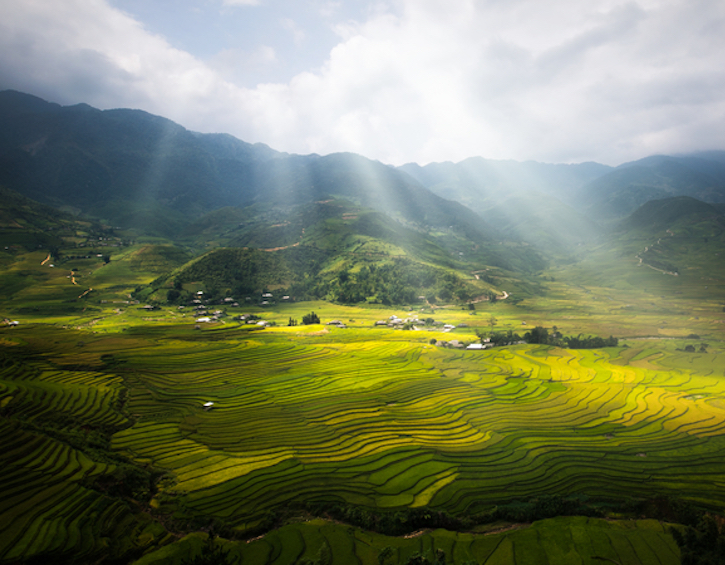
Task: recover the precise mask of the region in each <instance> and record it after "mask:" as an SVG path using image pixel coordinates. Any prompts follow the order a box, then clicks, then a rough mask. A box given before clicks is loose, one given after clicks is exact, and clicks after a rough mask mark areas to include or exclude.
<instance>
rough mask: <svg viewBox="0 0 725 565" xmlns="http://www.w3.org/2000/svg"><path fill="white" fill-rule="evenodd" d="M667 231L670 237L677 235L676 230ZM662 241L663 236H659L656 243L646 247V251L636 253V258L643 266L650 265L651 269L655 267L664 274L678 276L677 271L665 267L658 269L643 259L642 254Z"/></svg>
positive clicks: (656, 269) (655, 268)
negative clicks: (667, 269) (666, 269)
mask: <svg viewBox="0 0 725 565" xmlns="http://www.w3.org/2000/svg"><path fill="white" fill-rule="evenodd" d="M667 233H668V234H670V237H674V236H675V234H674V232H673V231H672V230H667ZM660 243H662V238H659V239H658V240H657V243H654V244H652V245H648V246H647V247H645V248H644V251H642V252H641V253H638V254H637V255H635V258H636V259H639V266H640V267H641V266H642V265H644V266H645V267H649V268H650V269H653V270H655V271H658V272H660V273H662V274H664V275H671V276H673V277H676V276H678V274H679V273H677V272H673V271H665V270H664V269H658V268H657V267H653V266H652V265H650V264H648V263H645V262H644V259H642V257H641V256H640V255H641V254H643V253H647V252H648V251H649V250H650V249H651V248H653V247H654V246H655V245H659V244H660Z"/></svg>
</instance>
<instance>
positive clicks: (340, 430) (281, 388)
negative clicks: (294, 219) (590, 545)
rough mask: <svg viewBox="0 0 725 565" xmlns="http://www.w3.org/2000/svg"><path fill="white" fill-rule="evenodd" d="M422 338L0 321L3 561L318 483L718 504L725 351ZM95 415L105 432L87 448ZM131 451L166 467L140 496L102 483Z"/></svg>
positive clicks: (80, 546) (465, 510)
mask: <svg viewBox="0 0 725 565" xmlns="http://www.w3.org/2000/svg"><path fill="white" fill-rule="evenodd" d="M429 337H430V336H429V335H428V334H427V333H426V332H404V331H394V330H388V329H371V328H370V327H350V328H348V329H338V328H334V327H333V328H327V327H324V326H306V327H277V328H267V329H264V330H256V331H250V330H247V329H245V328H244V327H236V326H234V325H232V324H228V325H226V326H223V327H218V328H209V329H204V330H201V331H200V330H194V329H192V327H191V326H189V325H185V326H166V327H159V328H154V327H152V326H149V327H137V328H130V329H129V330H128V331H125V332H120V333H117V334H111V333H108V334H89V333H88V332H72V331H70V330H64V331H62V330H58V329H52V328H46V327H42V326H40V325H37V326H35V327H30V326H29V327H26V328H22V327H18V328H16V329H14V330H13V331H12V333H11V332H6V333H4V334H3V340H2V342H0V351H2V358H1V363H0V410H1V411H2V415H3V419H2V429H3V433H2V435H0V443H2V453H3V454H4V457H5V459H6V462H7V463H6V464H5V465H3V466H2V468H1V469H0V477H2V480H0V562H8V563H10V562H13V560H17V559H20V558H22V557H27V556H33V555H42V554H45V553H55V554H63V553H64V552H70V553H73V554H87V555H93V554H94V552H98V551H104V550H107V549H108V548H109V547H112V546H113V544H121V545H124V547H125V546H128V547H130V548H133V549H134V550H137V551H138V555H139V556H140V555H141V554H142V553H143V551H145V549H146V548H151V547H154V546H156V545H158V544H161V545H163V544H164V543H166V542H167V541H168V540H170V539H171V538H170V537H169V536H170V534H169V533H168V532H167V531H166V530H165V529H164V528H163V527H162V526H161V525H160V523H163V521H164V520H166V519H175V520H183V519H193V518H199V517H201V518H203V519H209V520H211V519H217V520H220V521H222V522H223V523H225V524H227V525H228V526H230V527H231V528H234V529H236V530H238V531H240V532H244V531H249V530H251V529H252V528H254V527H256V526H258V525H259V523H260V522H261V521H262V520H263V519H264V518H265V516H266V515H267V514H268V513H269V512H270V511H274V510H278V509H280V508H287V507H289V506H290V505H293V504H299V503H309V502H316V501H317V502H320V501H328V502H341V503H346V504H349V505H356V506H361V507H365V508H369V509H374V510H376V511H388V510H391V511H394V510H400V509H406V508H421V507H427V508H429V509H432V510H441V511H446V512H448V513H451V514H454V515H456V514H458V515H460V514H466V515H471V514H476V513H479V512H483V511H486V510H488V509H490V508H492V507H493V506H495V505H497V504H502V503H508V502H513V501H517V500H527V499H530V498H532V497H536V496H540V495H543V494H560V495H587V496H589V497H593V498H598V499H622V498H629V497H635V498H646V497H652V496H656V495H669V496H676V497H680V498H684V499H687V500H690V501H692V502H694V503H696V504H698V505H701V506H704V507H707V508H711V509H715V510H719V511H722V510H723V508H724V507H725V434H724V432H725V379H724V378H723V375H724V373H725V359H723V358H722V356H720V355H718V354H716V353H686V352H684V351H676V350H674V348H669V349H664V348H661V347H658V346H657V345H655V346H654V347H652V345H653V343H652V342H648V341H642V342H630V344H631V347H628V348H613V349H607V350H562V349H556V348H551V347H548V346H538V345H517V346H512V347H506V348H498V349H492V350H487V351H464V350H455V349H445V348H441V347H438V346H436V345H431V344H430V343H428V339H429ZM207 402H213V403H214V405H213V407H212V408H211V409H209V410H206V409H205V408H204V406H203V405H204V403H207ZM104 430H105V431H109V430H110V432H111V433H112V436H111V441H110V444H108V445H103V446H96V447H94V445H93V441H94V439H93V438H95V437H96V436H95V435H94V434H95V433H96V432H99V431H104ZM79 442H80V443H79ZM84 446H85V447H84ZM88 446H90V447H88ZM105 452H109V453H111V455H112V456H111V457H104V456H102V454H103V453H105ZM99 454H101V455H99ZM129 460H130V461H132V462H134V463H136V464H138V465H140V466H143V467H145V468H147V469H149V470H153V471H154V472H156V473H157V474H159V475H161V474H163V477H162V479H161V480H160V481H159V482H158V487H159V488H158V491H157V492H156V493H155V494H154V496H153V498H152V499H151V500H150V501H139V503H138V505H137V506H134V505H129V504H128V503H126V502H123V501H122V500H120V499H119V498H118V497H116V498H114V497H111V496H108V495H107V492H106V491H105V490H104V488H105V487H104V488H99V485H101V486H103V485H106V484H107V483H108V482H109V480H110V479H108V477H114V476H117V474H118V473H120V472H121V471H122V469H123V468H124V463H123V462H124V461H129ZM116 549H118V548H116ZM121 549H123V548H121ZM121 549H118V551H121ZM298 557H299V555H298ZM274 562H275V563H283V562H285V563H286V562H287V561H284V560H282V561H276V560H275V561H274ZM289 562H290V563H291V562H292V561H289ZM492 562H493V561H492Z"/></svg>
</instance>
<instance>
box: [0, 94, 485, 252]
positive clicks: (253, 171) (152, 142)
mask: <svg viewBox="0 0 725 565" xmlns="http://www.w3.org/2000/svg"><path fill="white" fill-rule="evenodd" d="M0 130H1V131H2V132H3V134H2V135H1V136H0V183H1V182H4V183H6V184H7V186H10V187H11V188H14V189H16V190H18V191H19V192H21V193H23V194H25V195H27V196H30V197H32V198H34V199H37V200H39V201H42V202H46V203H49V204H52V205H55V206H67V207H70V208H73V209H76V210H81V211H83V212H85V213H87V214H92V215H95V216H99V217H103V218H106V219H108V220H109V221H111V222H112V223H114V224H116V225H123V226H124V227H135V228H137V229H142V230H144V231H146V232H147V233H157V234H160V235H165V236H173V235H175V234H177V233H178V232H179V231H180V230H182V229H184V227H185V225H186V224H188V223H189V222H190V221H192V220H193V219H196V218H197V217H199V216H200V215H202V214H203V213H206V212H209V211H212V210H215V209H219V208H223V207H226V206H240V207H245V206H250V205H254V204H265V203H272V204H275V205H278V206H290V205H300V204H303V203H306V202H310V201H315V200H320V199H325V198H327V197H329V196H331V195H334V196H342V197H345V198H349V199H352V200H354V201H356V202H358V203H359V204H361V205H363V206H367V207H372V208H375V209H377V210H379V211H381V212H383V213H385V214H388V215H391V216H393V217H396V218H398V219H399V220H401V221H404V222H408V223H411V224H416V225H418V226H420V227H422V228H427V227H434V228H443V227H445V228H450V229H453V230H455V231H457V232H460V233H461V234H464V236H465V237H467V238H469V239H474V240H479V241H481V240H484V239H487V238H489V237H490V233H489V230H488V229H487V227H486V226H485V223H484V222H483V220H482V219H481V218H480V217H479V216H477V215H476V214H475V213H473V212H471V211H470V210H468V209H466V208H465V207H464V206H462V205H461V204H459V203H455V202H450V201H447V200H445V199H443V198H441V197H439V196H436V195H435V194H433V193H431V192H430V191H429V190H427V189H426V188H425V187H423V186H422V185H421V184H420V183H418V182H417V181H415V180H414V179H413V178H412V177H410V176H408V175H407V174H405V173H403V172H401V171H398V170H396V169H394V168H391V167H388V166H385V165H383V164H381V163H378V162H375V161H371V160H369V159H365V158H364V157H360V156H358V155H353V154H333V155H328V156H325V157H320V156H318V155H308V156H300V155H287V154H284V153H278V152H276V151H274V150H272V149H270V148H269V147H267V146H264V145H260V144H258V145H251V144H248V143H244V142H242V141H240V140H237V139H235V138H233V137H232V136H229V135H223V134H198V133H193V132H190V131H187V130H186V129H184V128H183V127H182V126H180V125H178V124H175V123H174V122H171V121H170V120H167V119H165V118H161V117H159V116H153V115H151V114H148V113H145V112H141V111H138V110H107V111H100V110H97V109H94V108H91V107H90V106H87V105H83V104H81V105H77V106H70V107H61V106H58V105H57V104H51V103H47V102H44V101H42V100H40V99H38V98H35V97H31V96H29V95H24V94H21V93H17V92H13V91H5V92H0Z"/></svg>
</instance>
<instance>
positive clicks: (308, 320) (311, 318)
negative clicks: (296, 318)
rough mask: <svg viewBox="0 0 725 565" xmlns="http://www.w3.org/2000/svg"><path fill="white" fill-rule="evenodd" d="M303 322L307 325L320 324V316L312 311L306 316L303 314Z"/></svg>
mask: <svg viewBox="0 0 725 565" xmlns="http://www.w3.org/2000/svg"><path fill="white" fill-rule="evenodd" d="M302 323H303V324H304V325H305V326H308V325H310V324H319V323H320V317H319V316H318V315H317V314H315V313H314V312H310V313H309V314H305V315H304V316H302Z"/></svg>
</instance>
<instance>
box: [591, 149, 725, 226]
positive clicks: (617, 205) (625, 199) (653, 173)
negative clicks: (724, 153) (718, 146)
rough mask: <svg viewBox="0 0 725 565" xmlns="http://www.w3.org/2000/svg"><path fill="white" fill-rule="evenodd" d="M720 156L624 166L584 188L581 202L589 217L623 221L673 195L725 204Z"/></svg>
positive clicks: (659, 159)
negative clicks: (651, 203)
mask: <svg viewBox="0 0 725 565" xmlns="http://www.w3.org/2000/svg"><path fill="white" fill-rule="evenodd" d="M718 153H719V152H712V153H709V154H708V153H705V154H702V155H705V156H706V157H703V156H697V155H694V156H680V157H669V156H653V157H647V158H645V159H640V160H639V161H634V162H632V163H625V164H624V165H620V166H619V167H617V169H616V170H614V171H612V172H610V173H608V174H606V175H604V176H602V177H599V178H598V179H596V180H594V181H592V182H590V183H589V184H587V185H586V186H584V187H582V189H581V191H580V195H579V201H580V202H581V203H582V205H583V206H584V207H586V208H587V210H588V212H589V214H590V215H592V216H596V217H598V218H604V219H616V218H622V217H624V216H626V215H628V214H630V213H631V212H633V211H634V210H636V209H637V208H638V207H639V206H641V205H643V204H644V203H645V202H648V201H650V200H656V199H663V198H667V197H670V196H690V197H693V198H697V199H698V200H702V201H705V202H711V203H715V202H725V162H723V161H721V160H718V158H717V155H718Z"/></svg>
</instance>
